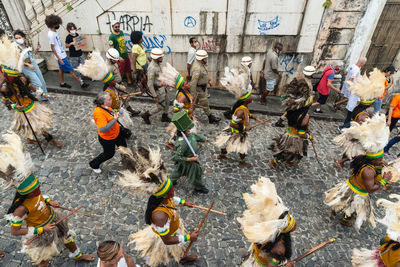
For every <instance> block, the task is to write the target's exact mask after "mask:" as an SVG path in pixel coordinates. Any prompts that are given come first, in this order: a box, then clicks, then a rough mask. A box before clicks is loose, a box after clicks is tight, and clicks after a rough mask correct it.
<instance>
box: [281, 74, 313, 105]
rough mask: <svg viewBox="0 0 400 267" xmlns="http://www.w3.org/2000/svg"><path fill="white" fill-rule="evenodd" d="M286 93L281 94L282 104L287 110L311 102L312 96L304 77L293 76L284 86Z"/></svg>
mask: <svg viewBox="0 0 400 267" xmlns="http://www.w3.org/2000/svg"><path fill="white" fill-rule="evenodd" d="M284 88H285V92H286V94H284V95H282V96H281V98H282V100H283V102H282V105H283V106H285V109H286V111H287V110H296V109H300V108H302V107H305V106H309V105H311V104H312V101H313V97H312V93H311V90H310V87H309V86H308V83H307V81H306V80H305V79H304V78H294V79H293V80H292V81H291V82H290V83H289V84H287V85H285V86H284Z"/></svg>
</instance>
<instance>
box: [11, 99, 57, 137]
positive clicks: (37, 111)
mask: <svg viewBox="0 0 400 267" xmlns="http://www.w3.org/2000/svg"><path fill="white" fill-rule="evenodd" d="M25 114H26V116H27V117H28V120H29V122H30V123H31V125H32V128H33V130H34V131H35V133H36V134H41V133H43V132H44V131H46V130H47V129H49V128H50V127H51V119H52V118H53V111H52V110H51V109H49V108H48V107H46V106H45V105H42V104H40V103H38V102H35V107H34V108H33V109H32V110H31V111H29V112H27V113H25ZM12 127H13V128H14V129H15V130H16V131H17V132H18V133H19V134H20V135H21V136H23V137H24V138H29V139H34V138H35V137H34V135H33V133H32V130H31V128H30V127H29V124H28V122H27V121H26V118H25V116H24V114H23V113H20V112H15V113H14V124H13V126H12Z"/></svg>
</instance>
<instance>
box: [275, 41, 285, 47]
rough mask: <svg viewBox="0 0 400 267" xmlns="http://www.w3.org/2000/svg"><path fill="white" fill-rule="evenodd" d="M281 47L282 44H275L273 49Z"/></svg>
mask: <svg viewBox="0 0 400 267" xmlns="http://www.w3.org/2000/svg"><path fill="white" fill-rule="evenodd" d="M278 47H283V44H282V43H279V42H276V43H275V45H274V48H278Z"/></svg>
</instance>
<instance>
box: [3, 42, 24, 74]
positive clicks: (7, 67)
mask: <svg viewBox="0 0 400 267" xmlns="http://www.w3.org/2000/svg"><path fill="white" fill-rule="evenodd" d="M0 65H1V68H2V70H3V72H5V73H6V74H7V75H8V76H11V77H17V76H18V74H19V72H21V71H22V67H23V58H22V57H21V50H20V49H19V48H18V45H17V44H16V43H15V42H12V41H11V40H10V39H8V38H7V37H3V38H2V39H1V42H0Z"/></svg>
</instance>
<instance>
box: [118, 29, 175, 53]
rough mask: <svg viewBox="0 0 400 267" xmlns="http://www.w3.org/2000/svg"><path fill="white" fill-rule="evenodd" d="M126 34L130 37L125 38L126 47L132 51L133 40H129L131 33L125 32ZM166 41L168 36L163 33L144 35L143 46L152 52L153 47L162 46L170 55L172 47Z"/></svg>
mask: <svg viewBox="0 0 400 267" xmlns="http://www.w3.org/2000/svg"><path fill="white" fill-rule="evenodd" d="M124 36H127V37H128V38H125V43H126V48H127V49H128V51H129V52H130V51H131V49H132V46H133V44H132V41H131V40H129V38H130V34H128V33H124ZM126 39H128V40H126ZM166 42H167V37H166V36H165V35H162V34H160V35H156V36H153V37H149V36H145V35H143V42H142V46H143V47H144V48H145V49H146V52H150V51H151V49H153V48H160V49H162V50H164V53H165V54H166V55H168V54H170V53H171V47H169V46H168V45H166V44H165V43H166Z"/></svg>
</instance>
